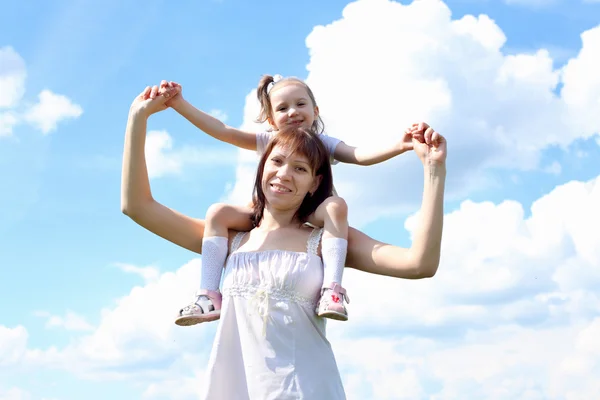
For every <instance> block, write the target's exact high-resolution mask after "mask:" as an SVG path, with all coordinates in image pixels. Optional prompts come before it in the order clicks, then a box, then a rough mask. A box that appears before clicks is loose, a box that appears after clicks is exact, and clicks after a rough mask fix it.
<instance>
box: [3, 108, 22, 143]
mask: <svg viewBox="0 0 600 400" xmlns="http://www.w3.org/2000/svg"><path fill="white" fill-rule="evenodd" d="M18 122H19V120H18V118H17V116H16V115H15V113H14V112H11V111H7V112H0V137H2V136H11V135H12V133H13V127H14V126H15V125H17V123H18Z"/></svg>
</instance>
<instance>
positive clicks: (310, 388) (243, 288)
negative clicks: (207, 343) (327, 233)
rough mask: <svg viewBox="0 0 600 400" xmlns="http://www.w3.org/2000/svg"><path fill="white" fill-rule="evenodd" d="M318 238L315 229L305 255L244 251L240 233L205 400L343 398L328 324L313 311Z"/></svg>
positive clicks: (319, 269) (319, 277)
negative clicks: (329, 338) (327, 334)
mask: <svg viewBox="0 0 600 400" xmlns="http://www.w3.org/2000/svg"><path fill="white" fill-rule="evenodd" d="M321 234H322V229H314V230H313V231H312V232H311V234H310V237H309V240H308V243H307V249H306V252H295V251H287V250H265V251H247V252H245V251H243V247H242V249H241V250H238V247H239V246H240V243H241V241H242V239H243V237H244V235H245V233H238V234H237V235H236V236H235V238H234V240H233V241H232V246H231V253H230V255H229V257H228V259H227V264H226V267H225V276H224V279H223V305H222V309H221V320H220V323H219V326H218V328H217V334H216V338H215V342H214V345H213V349H212V353H211V356H210V361H209V365H208V374H207V378H208V380H207V384H208V385H207V386H206V387H205V394H204V397H203V398H204V399H211V400H213V399H218V400H229V399H231V400H266V399H273V400H274V399H277V400H287V399H290V400H291V399H311V400H312V399H316V400H318V399H328V400H340V399H345V398H346V395H345V394H344V388H343V386H342V381H341V378H340V374H339V371H338V368H337V365H336V362H335V357H334V355H333V351H332V349H331V345H330V344H329V341H328V340H327V338H326V337H325V320H324V319H322V318H319V317H317V316H316V314H315V307H316V303H317V300H318V298H319V295H320V290H321V286H322V285H321V283H322V282H323V263H322V260H321V258H320V257H319V256H318V253H317V251H318V246H319V242H320V240H321Z"/></svg>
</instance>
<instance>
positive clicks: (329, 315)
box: [318, 311, 348, 321]
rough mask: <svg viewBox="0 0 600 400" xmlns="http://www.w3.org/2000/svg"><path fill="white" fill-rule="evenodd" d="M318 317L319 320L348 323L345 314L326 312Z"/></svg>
mask: <svg viewBox="0 0 600 400" xmlns="http://www.w3.org/2000/svg"><path fill="white" fill-rule="evenodd" d="M318 315H319V317H321V318H329V319H335V320H336V321H348V316H347V315H346V314H342V313H338V312H335V311H326V312H322V313H321V314H318Z"/></svg>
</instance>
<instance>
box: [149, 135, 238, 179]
mask: <svg viewBox="0 0 600 400" xmlns="http://www.w3.org/2000/svg"><path fill="white" fill-rule="evenodd" d="M234 162H235V153H234V152H232V151H231V150H230V149H227V150H216V149H198V148H195V147H191V146H184V147H180V148H174V146H173V138H172V137H171V135H169V134H168V133H167V132H166V131H150V132H148V135H147V137H146V164H147V167H148V175H149V176H150V178H160V177H163V176H167V175H178V174H181V172H182V171H183V169H184V167H186V166H211V167H214V166H216V165H231V164H232V163H234Z"/></svg>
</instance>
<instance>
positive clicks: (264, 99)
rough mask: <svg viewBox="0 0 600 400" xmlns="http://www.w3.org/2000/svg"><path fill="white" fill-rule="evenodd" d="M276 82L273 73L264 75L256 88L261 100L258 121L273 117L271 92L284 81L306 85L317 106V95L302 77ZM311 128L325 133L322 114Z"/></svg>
mask: <svg viewBox="0 0 600 400" xmlns="http://www.w3.org/2000/svg"><path fill="white" fill-rule="evenodd" d="M274 82H275V81H274V78H273V77H272V76H271V75H263V77H262V78H261V79H260V82H259V83H258V88H257V89H256V96H257V97H258V101H259V102H260V113H259V114H258V118H256V122H259V123H261V124H262V123H263V122H265V121H268V120H269V119H271V120H272V119H273V108H272V104H271V97H270V96H269V93H270V91H271V90H273V89H274V88H275V86H278V85H280V84H281V83H284V82H294V83H298V84H300V85H302V86H304V88H305V89H306V92H307V93H308V97H309V98H310V101H312V103H313V107H316V106H317V101H316V100H315V95H314V94H313V92H312V90H310V87H308V85H307V84H306V83H304V81H302V80H301V79H298V78H296V77H293V76H290V77H287V78H283V79H281V80H279V81H277V82H276V83H274ZM271 83H273V87H272V88H271V90H269V85H270V84H271ZM311 128H312V130H313V131H314V132H315V133H317V134H321V133H323V131H324V130H325V124H324V123H323V120H322V119H321V116H320V115H319V116H317V118H315V120H314V122H313V124H312V127H311Z"/></svg>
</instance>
